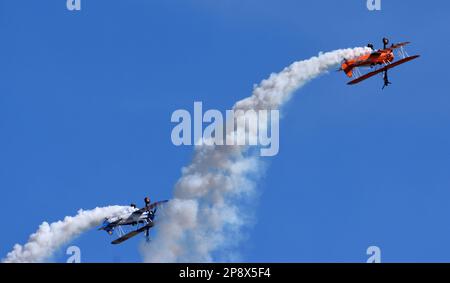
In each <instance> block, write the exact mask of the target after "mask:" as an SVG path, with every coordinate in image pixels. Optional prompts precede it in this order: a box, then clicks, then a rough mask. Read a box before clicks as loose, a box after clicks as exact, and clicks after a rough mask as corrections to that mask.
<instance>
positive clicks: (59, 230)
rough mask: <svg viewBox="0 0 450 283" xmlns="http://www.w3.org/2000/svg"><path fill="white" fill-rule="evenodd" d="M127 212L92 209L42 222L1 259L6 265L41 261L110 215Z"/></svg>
mask: <svg viewBox="0 0 450 283" xmlns="http://www.w3.org/2000/svg"><path fill="white" fill-rule="evenodd" d="M129 209H130V207H128V206H117V205H116V206H107V207H97V208H95V209H92V210H79V211H78V214H77V215H76V216H66V217H65V218H64V220H62V221H57V222H53V223H51V224H48V223H47V222H43V223H42V224H41V225H40V226H39V229H38V230H37V231H36V232H35V233H34V234H32V235H31V236H30V238H29V239H28V242H27V243H26V244H25V245H23V246H22V245H19V244H16V245H14V248H13V250H12V251H11V252H9V253H8V254H7V255H6V258H4V259H3V260H2V262H5V263H12V262H16V263H20V262H31V263H33V262H43V261H45V260H46V259H48V258H49V257H51V255H52V254H53V253H54V252H55V251H57V250H58V249H59V248H60V247H61V246H62V245H64V244H67V243H68V242H70V241H71V240H73V238H75V237H77V236H78V235H80V234H81V233H83V232H84V231H87V230H89V229H91V228H93V227H95V226H97V225H99V223H100V222H101V221H102V220H103V219H104V218H105V217H109V216H117V215H120V214H122V213H124V212H127V211H128V210H129Z"/></svg>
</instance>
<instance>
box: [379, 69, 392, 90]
mask: <svg viewBox="0 0 450 283" xmlns="http://www.w3.org/2000/svg"><path fill="white" fill-rule="evenodd" d="M383 81H384V85H383V87H382V88H381V89H384V88H385V87H387V86H389V85H390V84H392V83H391V82H390V81H389V78H388V72H387V71H384V73H383Z"/></svg>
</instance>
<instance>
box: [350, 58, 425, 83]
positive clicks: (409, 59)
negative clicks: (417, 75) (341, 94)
mask: <svg viewBox="0 0 450 283" xmlns="http://www.w3.org/2000/svg"><path fill="white" fill-rule="evenodd" d="M418 57H420V55H414V56H410V57H406V58H404V59H401V60H398V61H396V62H394V63H391V64H389V65H387V66H385V67H383V68H381V69H378V70H376V71H373V72H370V73H367V74H365V75H363V76H361V77H359V78H357V79H354V80H352V81H350V82H348V83H347V84H348V85H354V84H357V83H359V82H362V81H364V80H366V79H368V78H371V77H373V76H375V75H376V74H379V73H382V72H384V71H386V70H389V69H392V68H394V67H397V66H398V65H401V64H403V63H406V62H409V61H411V60H414V59H416V58H418Z"/></svg>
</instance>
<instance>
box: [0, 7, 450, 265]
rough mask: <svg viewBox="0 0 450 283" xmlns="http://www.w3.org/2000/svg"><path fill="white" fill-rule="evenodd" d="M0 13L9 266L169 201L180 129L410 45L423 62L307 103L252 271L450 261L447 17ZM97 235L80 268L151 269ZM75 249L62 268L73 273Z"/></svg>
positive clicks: (310, 10) (251, 233)
mask: <svg viewBox="0 0 450 283" xmlns="http://www.w3.org/2000/svg"><path fill="white" fill-rule="evenodd" d="M65 2H66V1H65V0H54V1H35V0H28V1H25V0H21V1H17V0H0V35H1V38H2V44H0V137H1V138H0V188H1V192H2V197H1V198H0V212H1V214H2V215H3V219H2V227H3V228H2V233H1V234H0V243H1V245H0V254H1V255H2V256H3V255H5V254H6V253H7V252H8V251H9V250H10V249H11V248H12V246H13V244H14V243H17V242H18V243H25V242H26V240H27V238H28V236H29V234H30V233H32V232H34V231H35V230H36V228H37V227H38V225H39V224H40V223H41V222H42V221H44V220H46V221H55V220H58V219H61V218H62V217H63V216H65V215H73V214H75V213H76V211H77V210H78V209H79V208H93V207H95V206H104V205H109V204H128V203H131V202H137V203H142V199H143V197H144V196H145V195H150V196H151V197H152V199H162V198H170V197H171V194H172V187H173V184H174V183H175V182H176V180H177V179H178V178H179V176H180V169H181V167H182V166H184V165H186V164H188V163H189V161H190V158H191V156H192V150H193V149H192V148H191V147H175V146H174V145H172V143H171V140H170V132H171V130H172V127H173V125H172V124H171V123H170V115H171V113H172V112H173V111H174V110H176V109H179V108H184V109H186V108H187V109H192V107H193V102H194V101H203V103H204V107H206V108H216V109H223V110H226V109H229V108H230V107H231V106H232V105H233V103H234V102H235V101H237V100H239V99H241V98H243V97H245V96H248V95H250V93H251V90H252V86H253V84H254V83H257V82H259V81H260V80H262V79H264V78H266V77H267V76H268V75H269V74H270V73H271V72H276V71H279V70H281V69H282V68H284V67H285V66H287V65H289V64H290V63H292V62H293V61H296V60H299V59H305V58H309V57H310V56H312V55H315V54H317V53H318V52H319V51H329V50H333V49H337V48H344V47H354V46H362V45H366V44H367V43H369V42H372V43H374V44H375V45H376V46H380V45H381V38H382V37H383V36H387V37H389V38H390V39H391V41H405V40H408V41H412V42H413V45H412V46H411V47H409V49H408V50H409V53H411V54H413V53H420V54H421V55H422V57H421V58H420V59H419V60H417V61H415V62H412V63H410V64H409V65H405V66H401V67H399V68H398V69H397V70H396V71H394V72H391V76H390V78H391V80H392V81H393V83H394V84H393V85H392V86H390V87H389V88H388V89H386V90H384V91H381V86H382V81H381V79H372V80H369V81H366V82H364V83H363V84H360V85H358V86H354V87H349V86H347V85H346V84H345V82H346V81H347V79H346V78H345V77H344V75H343V74H342V73H330V74H328V75H326V76H323V77H320V78H319V79H317V80H315V81H313V82H311V83H310V84H308V85H307V86H306V87H304V88H303V89H301V90H300V91H299V92H298V93H296V96H295V98H294V99H293V100H292V101H291V102H290V103H289V105H288V106H287V107H286V108H285V111H284V118H283V121H282V122H281V125H280V127H281V128H280V144H281V145H280V152H279V154H278V155H277V156H276V157H273V158H269V159H267V158H266V162H267V163H268V165H269V168H268V170H267V174H266V175H265V177H264V178H263V179H262V180H261V181H260V183H259V185H258V190H259V191H260V192H261V196H260V198H259V200H258V203H257V207H256V211H255V214H256V216H257V219H258V222H257V223H256V224H255V225H254V226H253V227H252V228H251V229H249V230H248V239H247V240H246V241H244V242H243V243H242V245H241V247H240V249H239V252H240V253H241V256H242V260H244V261H269V262H279V261H288V262H309V261H313V262H348V261H352V262H365V260H366V259H367V256H366V254H365V251H366V248H367V247H368V246H370V245H377V246H379V247H380V248H381V251H382V261H385V262H386V261H389V262H397V261H411V262H414V261H450V225H449V222H450V221H449V218H450V174H449V172H450V147H449V145H450V127H449V126H450V111H449V109H450V108H449V107H450V97H449V93H448V90H447V91H446V89H448V79H449V77H448V70H447V67H448V63H449V60H448V56H447V54H446V50H448V47H449V45H450V38H449V35H448V30H447V29H448V26H449V25H450V22H449V21H450V20H449V16H448V11H449V9H450V4H449V3H448V2H446V1H439V2H436V3H433V4H430V3H428V2H426V1H387V0H384V1H383V2H382V5H383V6H382V9H383V10H382V11H381V12H369V11H368V10H367V9H366V1H365V0H358V1H332V0H327V1H325V0H321V1H296V0H283V1H280V0H264V1H261V0H226V1H225V0H220V1H210V0H189V1H186V0H177V1H175V0H171V1H167V0H126V1H125V0H122V1H118V0H117V1H106V0H82V11H80V12H69V11H67V10H66V7H65ZM140 240H141V239H140V238H137V239H132V240H130V241H129V242H127V243H125V244H123V245H121V246H112V245H110V244H109V241H110V238H109V237H107V235H106V233H99V232H97V231H90V232H88V233H86V234H84V235H83V236H81V237H80V238H78V239H77V240H76V241H75V242H74V243H73V244H76V245H78V246H79V247H80V248H81V250H82V260H83V261H107V262H109V261H112V262H127V261H140V259H141V258H140V255H139V252H138V248H137V246H138V244H139V242H140ZM64 251H65V248H64V249H63V250H62V251H60V252H59V253H58V254H57V255H56V257H55V259H54V260H55V261H65V259H66V256H65V255H64Z"/></svg>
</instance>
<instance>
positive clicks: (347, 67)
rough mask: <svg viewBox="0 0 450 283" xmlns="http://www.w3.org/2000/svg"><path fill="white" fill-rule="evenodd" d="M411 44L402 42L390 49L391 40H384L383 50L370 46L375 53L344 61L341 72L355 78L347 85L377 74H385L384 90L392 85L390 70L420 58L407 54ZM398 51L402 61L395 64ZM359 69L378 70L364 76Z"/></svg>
mask: <svg viewBox="0 0 450 283" xmlns="http://www.w3.org/2000/svg"><path fill="white" fill-rule="evenodd" d="M409 43H410V42H402V43H397V44H392V45H391V46H389V47H388V44H389V40H388V39H387V38H383V45H384V47H383V49H379V50H374V49H373V45H372V44H368V45H367V46H368V47H369V48H371V49H372V50H373V52H371V53H369V54H366V55H362V56H360V57H358V58H355V59H352V60H344V61H343V62H342V66H341V68H340V69H339V71H344V72H345V74H346V75H347V76H348V77H349V78H351V77H355V79H354V80H352V81H350V82H348V83H347V84H349V85H353V84H357V83H359V82H361V81H363V80H366V79H368V78H370V77H373V76H375V75H377V74H380V73H383V80H384V85H383V89H384V88H385V87H386V86H388V85H390V84H391V82H390V81H389V79H388V70H389V69H392V68H394V67H397V66H398V65H401V64H403V63H406V62H409V61H411V60H414V59H416V58H418V57H420V55H414V56H409V55H408V53H406V50H405V48H404V46H405V45H407V44H409ZM396 49H398V54H399V56H400V57H401V59H400V60H398V61H395V62H394V50H396ZM359 67H370V68H375V69H376V70H374V71H372V72H369V73H367V74H364V75H362V74H361V72H360V71H359Z"/></svg>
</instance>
